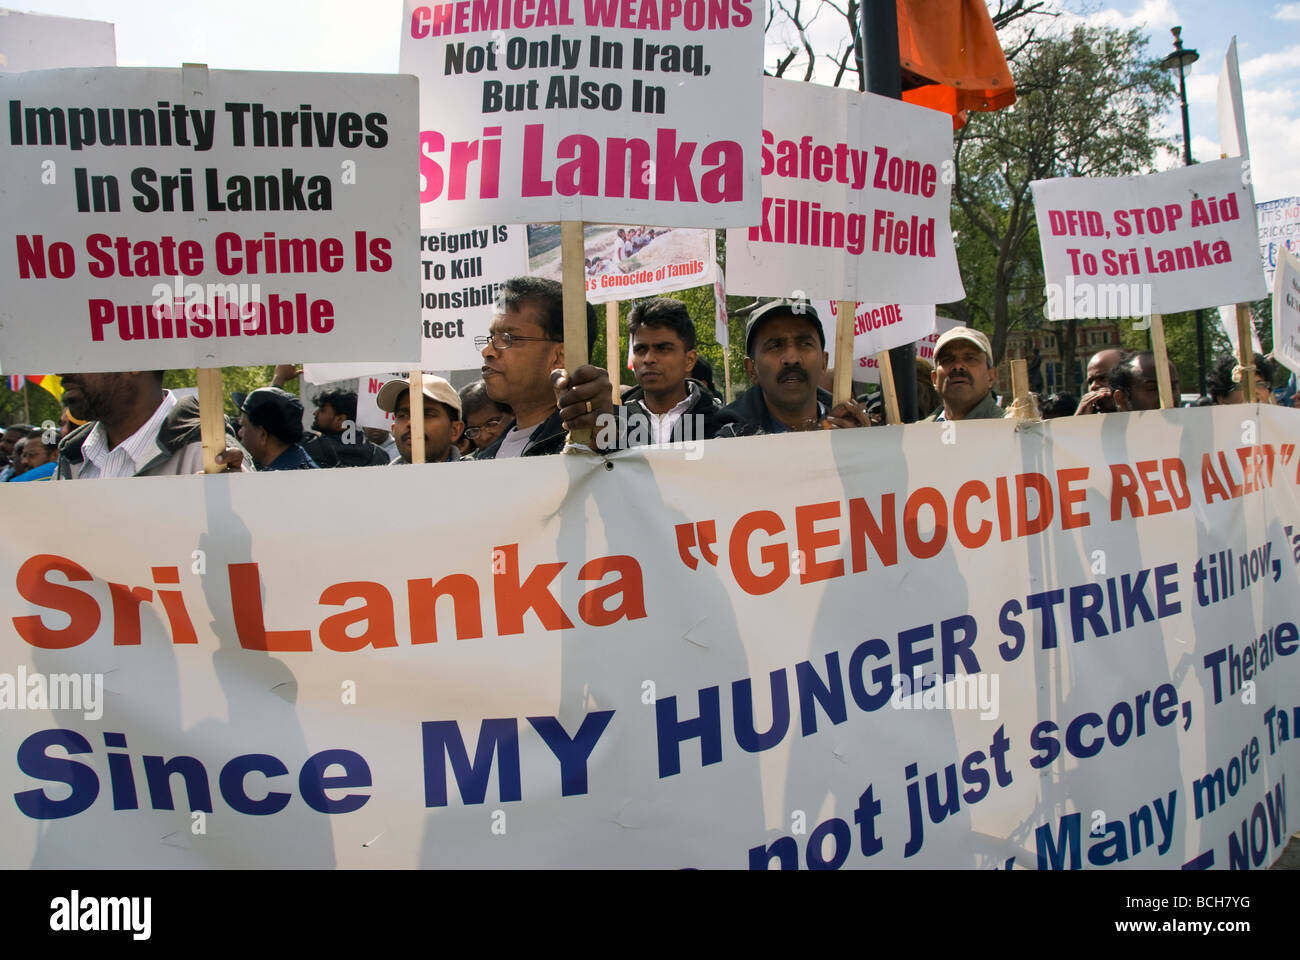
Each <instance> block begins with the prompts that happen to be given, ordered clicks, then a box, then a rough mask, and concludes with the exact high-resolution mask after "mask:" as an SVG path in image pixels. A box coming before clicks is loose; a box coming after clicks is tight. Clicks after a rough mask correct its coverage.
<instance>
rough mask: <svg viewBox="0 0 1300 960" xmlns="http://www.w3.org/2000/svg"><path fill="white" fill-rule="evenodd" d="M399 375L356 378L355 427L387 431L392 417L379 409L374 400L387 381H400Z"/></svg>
mask: <svg viewBox="0 0 1300 960" xmlns="http://www.w3.org/2000/svg"><path fill="white" fill-rule="evenodd" d="M400 379H402V374H400V373H392V372H389V373H377V374H369V375H362V376H359V377H357V426H358V427H375V428H378V429H380V430H387V429H389V428H390V427H392V425H393V415H392V414H391V413H385V412H384V411H382V410H380V409H379V404H377V403H375V400H376V399H377V398H378V396H379V391H380V389H381V388H382V387H383V385H384V384H386V383H387V382H388V381H389V380H400Z"/></svg>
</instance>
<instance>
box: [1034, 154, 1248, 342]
mask: <svg viewBox="0 0 1300 960" xmlns="http://www.w3.org/2000/svg"><path fill="white" fill-rule="evenodd" d="M1242 180H1243V177H1242V162H1241V161H1240V160H1215V161H1212V162H1210V163H1201V164H1197V165H1196V166H1194V167H1180V168H1178V169H1176V170H1170V171H1168V172H1167V173H1152V174H1147V175H1146V176H1135V177H1061V178H1059V179H1055V180H1036V181H1035V182H1034V183H1033V184H1032V185H1031V186H1032V189H1033V192H1034V210H1035V214H1036V216H1037V218H1038V235H1039V239H1040V241H1041V243H1042V248H1043V270H1044V272H1045V273H1046V276H1047V309H1048V315H1049V317H1050V318H1051V319H1052V320H1066V319H1069V318H1071V317H1076V318H1080V319H1091V318H1094V317H1138V316H1147V315H1149V314H1152V313H1160V314H1165V313H1178V312H1179V311H1182V310H1194V309H1196V308H1198V307H1217V306H1218V305H1220V304H1222V303H1225V302H1233V303H1240V302H1242V301H1247V300H1257V299H1259V298H1260V297H1261V296H1263V295H1264V290H1263V285H1262V284H1261V283H1260V275H1259V261H1258V256H1259V254H1258V249H1259V247H1258V241H1257V239H1256V236H1255V224H1254V223H1253V222H1252V221H1251V219H1250V210H1251V208H1252V206H1253V205H1254V198H1253V197H1252V195H1251V188H1250V185H1249V184H1248V183H1246V184H1243V182H1242Z"/></svg>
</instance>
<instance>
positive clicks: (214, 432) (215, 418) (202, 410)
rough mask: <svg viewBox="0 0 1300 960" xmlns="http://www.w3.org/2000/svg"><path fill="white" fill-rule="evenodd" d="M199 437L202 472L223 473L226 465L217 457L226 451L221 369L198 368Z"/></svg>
mask: <svg viewBox="0 0 1300 960" xmlns="http://www.w3.org/2000/svg"><path fill="white" fill-rule="evenodd" d="M198 387H199V436H200V437H201V439H202V441H203V472H204V473H223V472H225V469H226V465H225V464H223V463H218V462H217V455H218V454H219V453H222V452H224V451H225V449H226V420H225V417H224V416H223V415H222V411H223V410H224V408H225V398H224V397H223V396H222V392H221V368H220V367H199V369H198Z"/></svg>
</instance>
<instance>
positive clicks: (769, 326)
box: [717, 299, 871, 437]
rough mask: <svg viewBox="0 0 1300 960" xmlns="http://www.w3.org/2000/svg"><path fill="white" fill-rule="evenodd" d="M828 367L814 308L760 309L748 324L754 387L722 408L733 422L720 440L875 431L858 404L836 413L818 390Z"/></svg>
mask: <svg viewBox="0 0 1300 960" xmlns="http://www.w3.org/2000/svg"><path fill="white" fill-rule="evenodd" d="M827 361H828V357H827V355H826V333H825V331H823V330H822V322H821V318H819V317H818V316H817V311H816V310H814V309H813V306H812V304H810V303H809V302H808V301H807V300H784V299H783V300H771V301H769V302H767V303H762V304H759V305H758V306H757V307H755V308H754V309H753V310H752V311H751V312H750V314H749V319H748V321H747V322H746V323H745V372H746V373H748V374H749V378H750V379H751V380H753V381H754V385H753V386H752V387H750V388H749V389H748V390H746V391H745V392H744V393H742V394H741V395H740V396H739V397H737V398H736V401H735V402H734V403H732V404H730V405H729V406H726V407H723V408H722V411H721V416H722V418H723V419H724V420H727V421H729V422H726V423H724V424H723V425H722V427H721V428H720V429H719V430H718V434H717V435H718V436H719V437H744V436H751V435H754V434H761V433H788V432H790V431H793V430H816V429H820V428H822V427H824V426H825V427H869V426H871V420H870V418H869V417H868V416H867V412H866V409H865V408H864V407H863V406H862V405H861V404H859V403H858V402H857V401H854V400H850V401H848V402H847V403H842V404H840V405H839V406H838V407H835V408H834V409H831V395H830V394H829V393H827V392H826V391H825V390H822V389H821V388H820V387H819V386H818V384H819V383H820V382H821V379H822V374H823V373H824V372H825V370H826V366H827Z"/></svg>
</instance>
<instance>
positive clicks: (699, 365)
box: [690, 356, 723, 400]
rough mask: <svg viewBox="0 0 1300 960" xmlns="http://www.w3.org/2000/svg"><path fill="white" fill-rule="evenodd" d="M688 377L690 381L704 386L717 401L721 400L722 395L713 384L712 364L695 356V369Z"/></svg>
mask: <svg viewBox="0 0 1300 960" xmlns="http://www.w3.org/2000/svg"><path fill="white" fill-rule="evenodd" d="M690 377H691V379H692V380H698V381H700V383H702V384H704V386H705V389H707V390H708V391H709V393H711V394H713V395H714V396H715V397H717V398H718V399H719V400H721V399H723V397H722V394H721V393H719V392H718V387H717V384H715V383H714V382H713V364H711V363H709V361H707V360H705V359H704V358H703V357H700V356H697V357H696V358H695V368H694V369H693V370H691V373H690Z"/></svg>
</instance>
